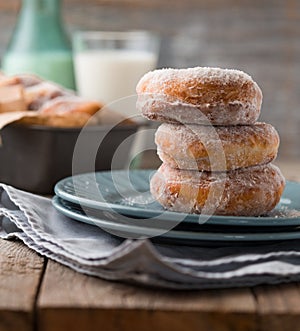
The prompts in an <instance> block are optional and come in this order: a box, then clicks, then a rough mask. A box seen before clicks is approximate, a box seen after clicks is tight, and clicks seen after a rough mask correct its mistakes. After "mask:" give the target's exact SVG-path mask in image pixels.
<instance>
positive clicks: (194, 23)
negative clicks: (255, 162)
mask: <svg viewBox="0 0 300 331" xmlns="http://www.w3.org/2000/svg"><path fill="white" fill-rule="evenodd" d="M18 6H19V1H18V0H9V1H7V0H0V57H1V54H3V51H4V49H5V45H6V44H7V41H8V38H9V36H10V34H11V32H12V28H13V25H14V22H15V18H16V12H17V8H18ZM63 13H64V18H65V22H66V24H67V26H68V29H69V30H70V32H72V31H74V30H77V29H95V30H111V29H112V30H122V29H150V30H154V31H156V32H158V33H160V35H161V37H162V47H161V56H160V61H159V66H160V67H170V66H172V67H187V66H196V65H207V66H221V67H230V68H239V69H242V70H245V71H246V72H248V73H249V74H251V75H252V76H253V77H254V79H255V80H256V81H257V82H258V83H259V85H260V86H261V88H262V90H263V93H264V103H263V111H262V116H261V120H263V121H268V122H271V123H272V124H273V125H275V126H276V127H277V129H278V131H279V132H280V135H281V140H282V142H281V149H280V156H281V157H282V158H287V157H289V158H294V157H300V141H299V137H300V107H299V105H300V1H299V0H284V1H283V0H240V1H239V0H82V1H80V0H65V1H64V11H63Z"/></svg>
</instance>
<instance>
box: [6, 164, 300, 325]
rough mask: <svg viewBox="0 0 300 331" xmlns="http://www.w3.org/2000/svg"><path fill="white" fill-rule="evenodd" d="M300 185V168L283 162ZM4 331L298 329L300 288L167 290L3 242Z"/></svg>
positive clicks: (292, 285)
mask: <svg viewBox="0 0 300 331" xmlns="http://www.w3.org/2000/svg"><path fill="white" fill-rule="evenodd" d="M280 166H281V168H282V170H283V172H284V174H285V176H286V177H287V178H290V179H296V180H300V175H299V174H300V172H299V171H298V169H300V162H280ZM0 252H1V253H0V331H6V330H9V331H15V330H18V331H27V330H39V331H40V330H41V331H54V330H55V331H66V330H70V331H77V330H78V331H79V330H80V331H82V330H104V331H123V330H126V331H127V330H128V331H133V330H139V331H140V330H143V331H148V330H149V331H150V330H151V331H152V330H157V331H169V330H170V331H177V330H189V331H190V330H204V331H209V330H217V331H219V330H220V331H225V330H228V331H229V330H230V331H233V330H247V331H248V330H249V331H250V330H253V331H262V330H272V331H276V330H280V331H282V330H285V331H286V330H293V331H295V330H298V329H299V328H300V287H299V284H297V283H293V284H286V285H277V286H257V287H254V288H243V289H226V290H206V291H190V292H188V291H181V292H176V291H162V290H157V289H144V288H139V287H134V286H129V285H124V284H119V283H113V282H107V281H104V280H101V279H97V278H94V277H89V276H85V275H82V274H79V273H76V272H75V271H73V270H71V269H69V268H67V267H64V266H62V265H59V264H58V263H55V262H53V261H51V260H48V259H45V258H44V257H41V256H39V255H38V254H36V253H35V252H34V251H32V250H30V249H28V248H27V247H26V246H24V245H23V244H22V243H20V242H10V241H3V240H2V241H0Z"/></svg>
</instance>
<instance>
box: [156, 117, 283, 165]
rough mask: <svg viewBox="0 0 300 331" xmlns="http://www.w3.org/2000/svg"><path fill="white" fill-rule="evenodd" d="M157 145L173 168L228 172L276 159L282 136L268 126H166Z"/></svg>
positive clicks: (263, 124) (166, 124)
mask: <svg viewBox="0 0 300 331" xmlns="http://www.w3.org/2000/svg"><path fill="white" fill-rule="evenodd" d="M155 142H156V144H157V153H158V155H159V157H160V159H161V160H162V161H163V162H165V163H167V164H168V165H169V166H170V167H172V168H178V169H186V170H205V171H211V170H213V171H228V170H234V169H238V168H243V167H250V166H254V165H260V164H266V163H269V162H271V161H272V160H274V159H275V157H276V156H277V151H278V147H279V135H278V133H277V131H276V130H275V128H274V127H273V126H272V125H271V124H266V123H256V124H254V125H243V126H240V125H238V126H217V127H212V126H203V125H191V124H190V125H181V124H168V123H163V124H162V125H161V126H160V127H159V128H158V130H157V132H156V134H155ZM222 153H223V157H224V161H223V162H222Z"/></svg>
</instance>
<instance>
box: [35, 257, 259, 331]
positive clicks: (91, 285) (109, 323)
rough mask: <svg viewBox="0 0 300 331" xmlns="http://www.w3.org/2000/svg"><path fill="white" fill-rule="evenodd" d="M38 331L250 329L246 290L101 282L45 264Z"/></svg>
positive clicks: (250, 306) (249, 302)
mask: <svg viewBox="0 0 300 331" xmlns="http://www.w3.org/2000/svg"><path fill="white" fill-rule="evenodd" d="M37 307H38V328H39V330H41V331H52V330H56V331H60V330H66V328H67V327H69V328H70V329H72V330H73V331H77V330H83V329H89V330H99V328H100V326H101V329H103V330H106V331H119V330H122V331H123V330H124V331H127V330H128V331H129V330H145V331H148V330H149V331H150V330H155V329H157V330H160V331H169V330H172V331H177V330H185V329H189V330H205V331H206V330H220V331H223V330H224V331H225V330H255V311H256V306H255V299H254V297H253V295H252V293H251V291H250V290H249V289H244V290H243V289H233V290H218V291H190V292H189V291H181V292H176V291H162V290H157V289H156V290H155V289H144V288H139V287H135V286H130V285H124V284H119V283H114V282H107V281H103V280H100V279H97V278H94V277H88V276H85V275H82V274H78V273H76V272H74V271H73V270H70V269H68V268H66V267H64V266H62V265H59V264H57V263H55V262H51V261H50V262H49V263H48V266H47V269H46V273H45V277H44V281H43V284H42V288H41V292H40V296H39V300H38V306H37Z"/></svg>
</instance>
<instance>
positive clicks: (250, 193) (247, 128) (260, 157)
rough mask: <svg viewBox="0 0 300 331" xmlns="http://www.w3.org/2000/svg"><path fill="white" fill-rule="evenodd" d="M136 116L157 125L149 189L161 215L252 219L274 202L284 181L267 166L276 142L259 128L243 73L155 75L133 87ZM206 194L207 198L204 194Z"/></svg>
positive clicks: (258, 96) (256, 103) (254, 98)
mask: <svg viewBox="0 0 300 331" xmlns="http://www.w3.org/2000/svg"><path fill="white" fill-rule="evenodd" d="M137 93H138V102H137V108H138V109H139V110H140V111H141V112H142V114H143V116H145V117H146V118H148V119H150V120H155V121H160V122H163V123H162V124H161V125H160V126H159V128H158V130H157V132H156V136H155V142H156V144H157V150H158V155H159V157H160V159H161V160H162V161H163V164H162V165H161V167H160V168H159V169H158V171H157V172H156V173H155V174H154V176H153V177H152V179H151V182H150V189H151V193H152V195H153V196H154V198H155V199H156V200H157V201H158V202H159V203H160V204H161V205H162V206H163V207H165V208H166V209H169V210H173V211H179V212H188V213H203V212H205V213H207V212H208V213H214V214H216V215H234V216H259V215H264V214H266V213H268V212H269V211H271V210H272V209H273V208H274V207H275V206H276V204H277V203H278V202H279V200H280V197H281V194H282V192H283V189H284V185H285V180H284V177H283V176H282V174H281V172H280V170H279V169H278V168H277V167H276V166H274V165H273V164H272V163H271V161H272V160H274V159H275V157H276V155H277V150H278V146H279V136H278V133H277V132H276V130H275V129H274V127H273V126H272V125H270V124H266V123H259V122H257V119H258V117H259V114H260V109H261V103H262V92H261V90H260V88H259V87H258V85H257V84H256V83H255V82H254V81H253V80H252V78H251V77H250V76H249V75H247V74H246V73H244V72H242V71H239V70H229V69H220V68H202V67H197V68H190V69H162V70H155V71H153V72H149V73H147V74H146V75H145V76H144V77H142V79H141V80H140V82H139V83H138V85H137ZM211 192H213V193H211Z"/></svg>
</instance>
